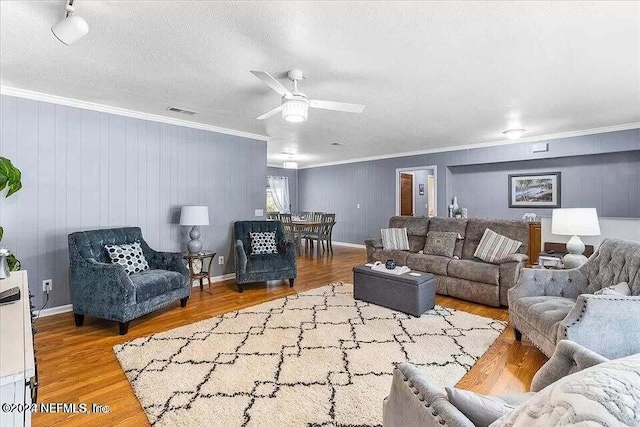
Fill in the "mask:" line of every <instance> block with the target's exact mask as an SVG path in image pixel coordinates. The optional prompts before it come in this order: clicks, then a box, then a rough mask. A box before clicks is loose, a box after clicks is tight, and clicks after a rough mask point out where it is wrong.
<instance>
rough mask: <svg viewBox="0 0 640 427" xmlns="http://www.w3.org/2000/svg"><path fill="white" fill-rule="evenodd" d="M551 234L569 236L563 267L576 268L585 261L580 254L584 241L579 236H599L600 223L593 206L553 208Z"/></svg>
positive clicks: (584, 257) (585, 258) (582, 250)
mask: <svg viewBox="0 0 640 427" xmlns="http://www.w3.org/2000/svg"><path fill="white" fill-rule="evenodd" d="M551 234H557V235H560V236H571V238H570V239H569V241H568V242H567V252H569V253H568V254H566V255H565V256H564V258H563V259H562V262H563V263H564V267H565V268H577V267H580V266H581V265H582V264H584V263H585V262H586V261H587V257H586V256H584V255H582V253H583V252H584V243H582V240H580V237H578V235H581V236H599V235H600V223H599V222H598V213H597V212H596V210H595V208H572V209H554V210H553V213H552V217H551Z"/></svg>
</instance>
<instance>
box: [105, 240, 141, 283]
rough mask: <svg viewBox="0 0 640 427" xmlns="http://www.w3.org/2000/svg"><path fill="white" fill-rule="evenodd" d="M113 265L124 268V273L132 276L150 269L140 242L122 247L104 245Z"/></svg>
mask: <svg viewBox="0 0 640 427" xmlns="http://www.w3.org/2000/svg"><path fill="white" fill-rule="evenodd" d="M104 248H105V249H106V251H107V253H108V254H109V258H111V263H113V264H118V265H121V266H122V267H124V271H126V272H127V274H129V275H131V274H134V273H139V272H141V271H145V270H148V269H149V263H148V262H147V259H146V258H145V256H144V253H143V252H142V247H141V246H140V242H133V243H125V244H122V245H109V244H107V245H104Z"/></svg>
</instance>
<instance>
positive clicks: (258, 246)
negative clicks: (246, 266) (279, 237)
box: [249, 231, 278, 255]
mask: <svg viewBox="0 0 640 427" xmlns="http://www.w3.org/2000/svg"><path fill="white" fill-rule="evenodd" d="M249 238H250V239H251V255H263V254H277V253H278V245H277V243H276V232H275V231H252V232H249Z"/></svg>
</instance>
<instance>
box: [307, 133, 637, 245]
mask: <svg viewBox="0 0 640 427" xmlns="http://www.w3.org/2000/svg"><path fill="white" fill-rule="evenodd" d="M546 142H548V143H549V150H548V151H547V152H542V153H533V151H532V144H533V143H518V144H511V145H502V146H494V147H483V148H474V149H465V150H454V151H447V152H438V153H432V154H424V155H416V156H407V157H396V158H389V159H382V160H373V161H363V162H357V163H348V164H341V165H334V166H325V167H317V168H308V169H301V170H299V171H298V194H299V201H298V204H299V208H300V210H319V211H326V212H335V213H336V222H337V224H336V227H335V229H334V239H335V240H336V241H340V242H348V243H356V244H362V243H363V241H364V240H365V239H368V238H371V237H379V235H380V228H384V227H386V226H387V224H388V220H389V217H390V216H392V215H394V214H395V207H396V204H395V203H396V202H395V200H396V188H395V187H396V179H395V174H396V169H398V168H408V167H421V166H431V165H434V166H436V167H437V192H438V194H437V210H438V215H439V216H445V215H446V209H447V205H448V204H449V203H450V200H451V197H453V195H454V194H457V195H458V196H459V203H460V204H461V205H462V206H463V207H467V208H469V209H470V214H471V215H473V216H487V217H495V218H520V217H521V216H522V214H523V213H524V212H526V211H527V210H526V209H509V208H508V207H507V196H506V190H507V175H508V174H509V173H516V172H518V173H524V172H529V171H541V170H542V169H545V170H546V169H548V170H560V171H563V172H564V176H563V179H562V192H563V194H564V196H563V200H564V203H563V205H564V206H565V207H582V206H584V207H596V208H598V209H599V213H600V215H601V216H607V217H625V218H640V205H639V202H638V200H639V199H640V190H639V185H640V184H639V183H638V182H639V181H640V158H639V156H640V129H632V130H625V131H616V132H608V133H600V134H593V135H584V136H576V137H571V138H562V139H554V140H549V141H546ZM358 204H359V205H360V208H359V209H358V207H357V205H358ZM536 212H537V213H539V214H546V215H549V214H550V210H541V211H536Z"/></svg>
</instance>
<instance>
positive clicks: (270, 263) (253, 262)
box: [246, 254, 294, 273]
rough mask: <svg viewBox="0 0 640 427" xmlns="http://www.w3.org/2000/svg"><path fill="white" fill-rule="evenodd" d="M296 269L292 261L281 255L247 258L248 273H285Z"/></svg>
mask: <svg viewBox="0 0 640 427" xmlns="http://www.w3.org/2000/svg"><path fill="white" fill-rule="evenodd" d="M291 268H294V267H293V266H292V265H291V261H290V260H289V258H287V257H286V256H284V255H281V254H262V255H251V256H248V257H247V270H246V271H247V272H249V273H265V272H271V271H283V270H290V269H291Z"/></svg>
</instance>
